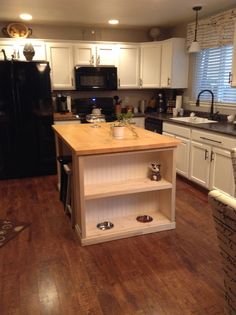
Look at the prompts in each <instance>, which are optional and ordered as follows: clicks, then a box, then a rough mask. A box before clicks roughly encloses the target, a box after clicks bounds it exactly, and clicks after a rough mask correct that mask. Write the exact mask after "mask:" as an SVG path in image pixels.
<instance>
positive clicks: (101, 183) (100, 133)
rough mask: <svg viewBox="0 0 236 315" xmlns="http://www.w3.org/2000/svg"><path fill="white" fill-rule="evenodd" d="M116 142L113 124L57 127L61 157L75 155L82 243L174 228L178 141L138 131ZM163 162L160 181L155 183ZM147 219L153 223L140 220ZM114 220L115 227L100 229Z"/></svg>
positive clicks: (75, 205)
mask: <svg viewBox="0 0 236 315" xmlns="http://www.w3.org/2000/svg"><path fill="white" fill-rule="evenodd" d="M134 128H135V130H136V132H137V134H138V137H134V136H133V134H132V133H131V131H130V130H129V129H127V128H126V129H127V130H126V135H125V138H124V139H122V140H116V139H114V138H113V137H112V135H111V133H110V124H109V123H101V124H100V128H92V127H91V124H81V125H78V124H71V125H53V129H54V131H55V137H56V149H57V155H58V156H59V155H65V154H66V155H68V154H71V155H72V174H73V175H72V207H73V209H74V211H75V220H76V225H75V228H76V231H77V233H78V235H79V238H80V241H81V245H90V244H95V243H101V242H105V241H110V240H115V239H120V238H125V237H130V236H135V235H141V234H146V233H153V232H158V231H163V230H170V229H174V228H175V185H176V171H175V160H176V158H175V154H176V147H177V145H178V144H179V143H180V142H179V140H177V139H174V138H170V137H167V136H162V135H160V134H156V133H153V132H151V131H147V130H144V129H142V128H137V127H134ZM153 161H159V162H160V164H161V175H162V179H161V181H152V180H150V170H149V164H150V163H151V162H153ZM140 215H148V216H151V217H152V218H153V220H152V221H151V222H147V223H143V222H138V221H137V220H136V217H137V216H140ZM104 221H109V222H112V223H113V224H114V227H113V228H111V229H109V230H100V229H98V228H97V224H98V223H100V222H104Z"/></svg>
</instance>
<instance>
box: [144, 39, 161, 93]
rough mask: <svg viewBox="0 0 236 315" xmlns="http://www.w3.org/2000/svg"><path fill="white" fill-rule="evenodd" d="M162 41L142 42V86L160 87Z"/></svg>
mask: <svg viewBox="0 0 236 315" xmlns="http://www.w3.org/2000/svg"><path fill="white" fill-rule="evenodd" d="M160 77H161V42H155V43H143V44H141V63H140V87H142V88H157V87H160Z"/></svg>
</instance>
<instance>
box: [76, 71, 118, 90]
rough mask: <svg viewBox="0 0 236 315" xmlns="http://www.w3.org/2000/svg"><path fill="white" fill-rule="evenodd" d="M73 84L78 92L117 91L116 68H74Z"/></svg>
mask: <svg viewBox="0 0 236 315" xmlns="http://www.w3.org/2000/svg"><path fill="white" fill-rule="evenodd" d="M75 83H76V90H78V91H94V90H102V91H108V90H109V91H110V90H117V68H116V67H79V66H76V67H75Z"/></svg>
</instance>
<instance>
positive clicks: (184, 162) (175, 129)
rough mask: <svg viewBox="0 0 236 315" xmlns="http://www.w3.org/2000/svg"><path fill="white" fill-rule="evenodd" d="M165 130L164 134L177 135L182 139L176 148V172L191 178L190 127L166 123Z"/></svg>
mask: <svg viewBox="0 0 236 315" xmlns="http://www.w3.org/2000/svg"><path fill="white" fill-rule="evenodd" d="M163 130H164V132H163V135H166V136H169V137H175V138H176V139H178V140H180V141H181V144H180V145H179V146H178V147H177V150H176V172H177V173H178V174H180V175H182V176H184V177H187V178H189V155H190V139H189V138H190V129H189V128H185V127H181V126H175V125H173V124H168V123H164V124H163Z"/></svg>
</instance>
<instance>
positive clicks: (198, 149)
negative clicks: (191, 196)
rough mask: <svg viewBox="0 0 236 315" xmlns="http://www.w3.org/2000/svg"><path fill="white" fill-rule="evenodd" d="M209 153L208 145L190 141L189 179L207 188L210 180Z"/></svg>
mask: <svg viewBox="0 0 236 315" xmlns="http://www.w3.org/2000/svg"><path fill="white" fill-rule="evenodd" d="M210 155H211V147H210V146H209V145H206V144H203V143H200V142H195V141H192V143H191V154H190V179H191V180H193V181H194V182H196V183H198V184H199V185H201V186H203V187H206V188H208V187H209V182H210Z"/></svg>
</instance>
